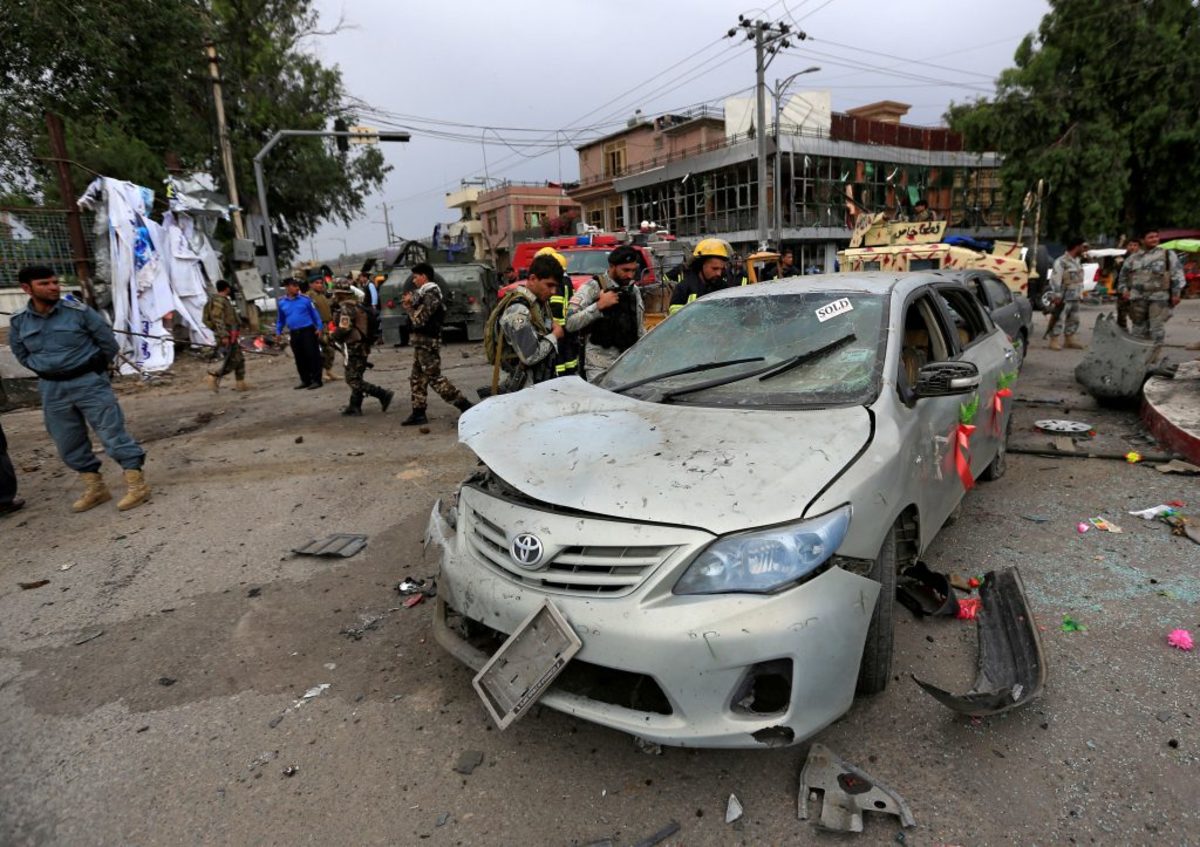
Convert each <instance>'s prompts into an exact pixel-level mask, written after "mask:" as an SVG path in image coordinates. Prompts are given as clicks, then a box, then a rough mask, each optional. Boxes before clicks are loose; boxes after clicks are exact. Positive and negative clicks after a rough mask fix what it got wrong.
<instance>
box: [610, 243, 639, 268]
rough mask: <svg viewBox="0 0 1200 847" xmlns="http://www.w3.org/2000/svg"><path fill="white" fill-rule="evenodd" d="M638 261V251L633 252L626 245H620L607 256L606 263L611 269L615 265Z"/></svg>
mask: <svg viewBox="0 0 1200 847" xmlns="http://www.w3.org/2000/svg"><path fill="white" fill-rule="evenodd" d="M637 260H638V251H637V250H634V249H633V248H632V247H630V246H629V245H628V244H622V245H621V246H620V247H617V248H616V249H614V250H613V251H612V252H611V253H609V254H608V263H609V265H611V266H612V267H614V268H615V267H616V266H617V265H628V264H630V263H631V262H636V261H637Z"/></svg>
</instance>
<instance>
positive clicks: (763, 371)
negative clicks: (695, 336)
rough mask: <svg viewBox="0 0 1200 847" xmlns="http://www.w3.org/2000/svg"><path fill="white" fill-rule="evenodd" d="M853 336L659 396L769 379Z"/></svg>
mask: <svg viewBox="0 0 1200 847" xmlns="http://www.w3.org/2000/svg"><path fill="white" fill-rule="evenodd" d="M855 337H856V336H855V335H854V333H850V334H849V335H846V336H843V337H842V338H839V339H838V340H837V341H833V342H830V343H829V344H826V345H825V346H824V347H818V348H817V349H816V350H809V351H807V352H805V353H798V354H796V355H795V356H792V357H791V358H790V359H784V360H783V361H782V362H776V363H775V364H773V365H768V366H767V367H765V368H755V369H754V370H752V371H746V372H745V373H740V374H732V375H730V376H723V377H717V378H716V379H708V380H705V381H704V382H698V383H696V384H695V385H687V386H684V387H683V388H679V389H676V390H675V391H668V392H666V393H665V394H663V395H662V396H661V398H660V400H661V401H663V402H665V401H668V400H671V399H673V398H675V397H679V396H682V395H684V394H691V393H693V392H696V391H705V390H707V389H709V388H716V387H717V386H720V385H728V384H729V383H731V382H740V381H741V380H743V379H751V378H753V377H758V378H759V379H760V380H763V379H769V378H770V377H773V376H775V375H776V374H781V373H784V372H785V371H790V370H791V369H792V368H796V367H799V366H800V365H803V364H804V363H805V362H811V361H812V360H813V359H819V358H820V357H821V356H824V355H825V354H826V353H828V352H830V351H831V350H836V349H837V348H838V347H841V346H842V345H843V344H847V343H848V342H851V341H853V340H854V339H855Z"/></svg>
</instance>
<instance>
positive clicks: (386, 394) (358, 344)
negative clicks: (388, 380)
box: [331, 279, 395, 416]
mask: <svg viewBox="0 0 1200 847" xmlns="http://www.w3.org/2000/svg"><path fill="white" fill-rule="evenodd" d="M333 312H334V314H333V317H334V330H333V332H332V333H331V336H332V339H333V341H335V342H336V343H338V344H342V345H344V346H345V348H346V384H347V385H348V386H350V402H349V404H347V405H346V407H345V408H343V409H342V414H343V415H354V416H358V415H361V414H362V402H363V396H364V395H368V394H369V395H370V396H372V397H374V398H375V399H376V400H378V401H379V405H380V406H381V407H382V411H385V412H386V411H387V410H388V406H390V405H391V403H392V397H394V396H395V394H394V392H391V391H388V390H387V389H386V388H380V387H379V386H378V385H373V384H372V383H369V382H367V381H366V380H365V379H363V374H364V373H366V371H367V358H368V357H369V356H370V355H371V342H370V336H369V334H368V332H369V328H370V327H369V323H368V318H367V312H366V309H365V308H364V307H363V306H362V304H360V303H359V302H358V299H357V298H356V297H355V296H354V292H353V291H352V290H351V288H350V280H348V279H338V280H336V281H335V282H334V283H333Z"/></svg>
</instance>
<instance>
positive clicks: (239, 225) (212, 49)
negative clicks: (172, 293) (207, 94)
mask: <svg viewBox="0 0 1200 847" xmlns="http://www.w3.org/2000/svg"><path fill="white" fill-rule="evenodd" d="M204 50H205V52H206V53H207V54H208V73H209V76H211V77H212V84H213V103H215V104H216V107H217V139H218V141H219V143H220V145H221V163H222V164H223V165H224V166H225V187H226V190H228V192H229V205H230V206H232V207H233V208H232V211H231V217H232V218H233V234H234V236H235V237H237V238H243V239H244V238H245V237H246V226H245V224H244V223H243V222H242V206H241V203H240V202H239V200H238V190H237V180H236V179H234V176H233V145H232V144H230V142H229V127H228V126H227V125H226V123H225V97H224V94H223V93H222V92H221V61H220V59H218V58H217V45H216V44H214V43H213V42H211V41H210V42H208V43H207V44H205V45H204Z"/></svg>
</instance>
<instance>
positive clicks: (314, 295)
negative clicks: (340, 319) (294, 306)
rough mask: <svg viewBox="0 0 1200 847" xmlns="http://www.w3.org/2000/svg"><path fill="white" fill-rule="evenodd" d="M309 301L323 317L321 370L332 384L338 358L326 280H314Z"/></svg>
mask: <svg viewBox="0 0 1200 847" xmlns="http://www.w3.org/2000/svg"><path fill="white" fill-rule="evenodd" d="M308 299H309V300H312V301H313V305H314V306H316V307H317V314H318V315H320V316H321V329H320V331H319V332H318V333H317V338H318V340H319V341H320V344H321V368H322V370H323V371H324V380H325V381H326V382H332V381H333V378H334V377H333V362H334V358H335V356H336V351H335V350H334V349H333V342H332V341H330V339H329V336H330V334H331V333H332V331H333V330H332V328H331V327H330V324H331V323H333V307H332V305H331V304H330V302H329V296H328V295H327V294H326V293H325V280H324V279H314V280H313V281H312V282H311V283H310V284H309V286H308Z"/></svg>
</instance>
